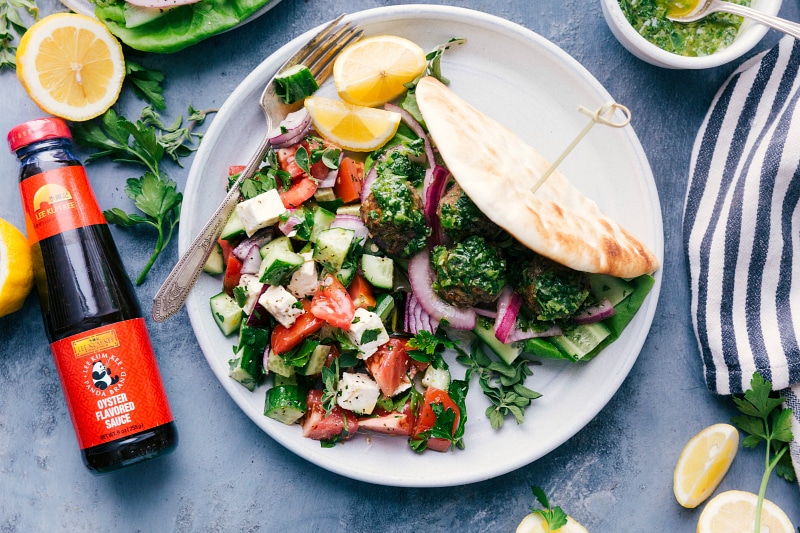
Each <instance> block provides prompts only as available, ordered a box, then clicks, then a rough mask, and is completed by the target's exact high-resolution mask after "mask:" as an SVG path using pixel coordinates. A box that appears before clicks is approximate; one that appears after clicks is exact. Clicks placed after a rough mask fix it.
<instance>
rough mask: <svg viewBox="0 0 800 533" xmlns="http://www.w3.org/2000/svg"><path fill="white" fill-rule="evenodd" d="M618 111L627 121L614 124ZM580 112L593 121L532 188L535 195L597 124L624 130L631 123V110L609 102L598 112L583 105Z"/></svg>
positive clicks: (579, 109) (579, 107) (579, 108)
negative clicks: (613, 118) (614, 117)
mask: <svg viewBox="0 0 800 533" xmlns="http://www.w3.org/2000/svg"><path fill="white" fill-rule="evenodd" d="M618 109H619V110H620V111H622V113H623V114H624V115H625V120H623V121H622V122H613V121H612V120H611V117H612V116H614V113H615V112H616V111H617V110H618ZM578 112H579V113H583V114H584V115H586V116H588V117H589V118H590V119H591V120H590V121H589V123H588V124H586V126H585V127H584V128H583V130H582V131H581V132H580V133H579V134H578V136H577V137H575V139H574V140H573V141H572V142H571V143H570V145H569V146H567V149H566V150H564V151H563V152H562V153H561V155H560V156H558V159H556V160H555V162H553V164H552V165H550V167H549V168H548V169H547V170H546V171H545V172H544V174H542V176H541V177H540V178H539V181H537V182H536V185H534V186H533V187H532V188H531V192H534V193H535V192H536V191H537V190H539V187H541V186H542V184H543V183H544V182H545V181H546V180H547V178H549V177H550V175H551V174H552V173H553V171H554V170H555V169H556V168H558V165H560V164H561V162H562V161H564V159H566V158H567V156H568V155H569V153H570V152H571V151H572V149H573V148H575V147H576V146H577V145H578V143H579V142H581V140H582V139H583V138H584V137H585V136H586V134H587V133H589V130H591V129H592V127H593V126H594V125H595V124H603V125H604V126H611V127H612V128H624V127H625V126H627V125H628V124H630V122H631V112H630V110H629V109H628V108H627V107H625V106H624V105H622V104H618V103H616V102H608V103H607V104H604V105H602V106H600V108H598V109H597V110H596V111H591V110H589V109H587V108H585V107H583V106H582V105H581V106H578Z"/></svg>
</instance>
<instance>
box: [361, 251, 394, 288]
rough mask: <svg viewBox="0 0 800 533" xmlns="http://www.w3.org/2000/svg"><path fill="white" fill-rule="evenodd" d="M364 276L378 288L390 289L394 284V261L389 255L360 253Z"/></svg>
mask: <svg viewBox="0 0 800 533" xmlns="http://www.w3.org/2000/svg"><path fill="white" fill-rule="evenodd" d="M361 270H362V272H364V278H365V279H366V280H367V281H369V282H370V283H372V284H373V285H374V286H375V287H378V288H379V289H387V290H388V289H391V288H392V285H393V284H394V261H392V259H391V258H390V257H380V256H377V255H362V256H361Z"/></svg>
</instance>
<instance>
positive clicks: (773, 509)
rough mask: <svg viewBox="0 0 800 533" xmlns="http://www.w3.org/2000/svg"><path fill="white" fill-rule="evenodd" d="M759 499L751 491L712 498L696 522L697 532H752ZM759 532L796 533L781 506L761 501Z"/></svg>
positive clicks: (738, 491) (732, 492) (732, 491)
mask: <svg viewBox="0 0 800 533" xmlns="http://www.w3.org/2000/svg"><path fill="white" fill-rule="evenodd" d="M757 502H758V496H756V495H755V494H753V493H752V492H742V491H740V490H729V491H727V492H723V493H720V494H717V495H716V496H714V498H713V499H712V500H711V501H710V502H708V504H707V505H706V506H705V508H704V509H703V512H702V513H701V514H700V519H699V520H698V521H697V533H751V532H752V531H753V529H754V528H755V519H756V503H757ZM761 531H769V533H795V529H794V527H793V526H792V522H791V520H789V517H788V516H786V513H784V512H783V511H782V510H781V508H780V507H778V506H777V505H775V504H774V503H772V502H771V501H769V500H764V503H763V505H762V507H761Z"/></svg>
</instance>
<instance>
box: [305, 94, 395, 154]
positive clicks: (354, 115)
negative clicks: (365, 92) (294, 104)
mask: <svg viewBox="0 0 800 533" xmlns="http://www.w3.org/2000/svg"><path fill="white" fill-rule="evenodd" d="M305 106H306V109H307V110H308V114H309V115H310V116H311V121H312V122H313V123H314V128H315V129H316V130H317V132H318V133H319V134H320V135H322V136H323V137H325V139H327V140H328V141H330V142H332V143H333V144H335V145H337V146H339V147H340V148H344V149H345V150H352V151H354V152H371V151H373V150H377V149H378V148H380V147H381V146H383V145H384V144H386V142H387V141H388V140H389V139H391V138H392V137H393V136H394V134H395V133H396V132H397V127H398V126H399V125H400V114H399V113H395V112H393V111H384V110H383V109H373V108H371V107H362V106H357V105H352V104H348V103H347V102H342V101H341V100H334V99H332V98H324V97H321V96H309V97H308V98H306V100H305Z"/></svg>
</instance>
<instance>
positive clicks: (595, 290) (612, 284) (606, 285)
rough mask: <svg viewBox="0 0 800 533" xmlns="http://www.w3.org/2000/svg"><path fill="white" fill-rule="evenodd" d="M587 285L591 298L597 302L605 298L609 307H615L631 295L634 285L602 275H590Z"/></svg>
mask: <svg viewBox="0 0 800 533" xmlns="http://www.w3.org/2000/svg"><path fill="white" fill-rule="evenodd" d="M589 284H590V285H591V292H592V296H594V298H595V299H596V300H597V301H598V302H599V301H600V300H603V299H604V298H607V299H608V300H609V301H610V302H611V305H617V304H618V303H620V302H621V301H622V300H624V299H625V298H627V297H628V296H629V295H631V294H633V291H634V289H635V287H634V285H633V284H631V283H628V282H627V281H625V280H623V279H620V278H614V277H612V276H606V275H604V274H590V275H589Z"/></svg>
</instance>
